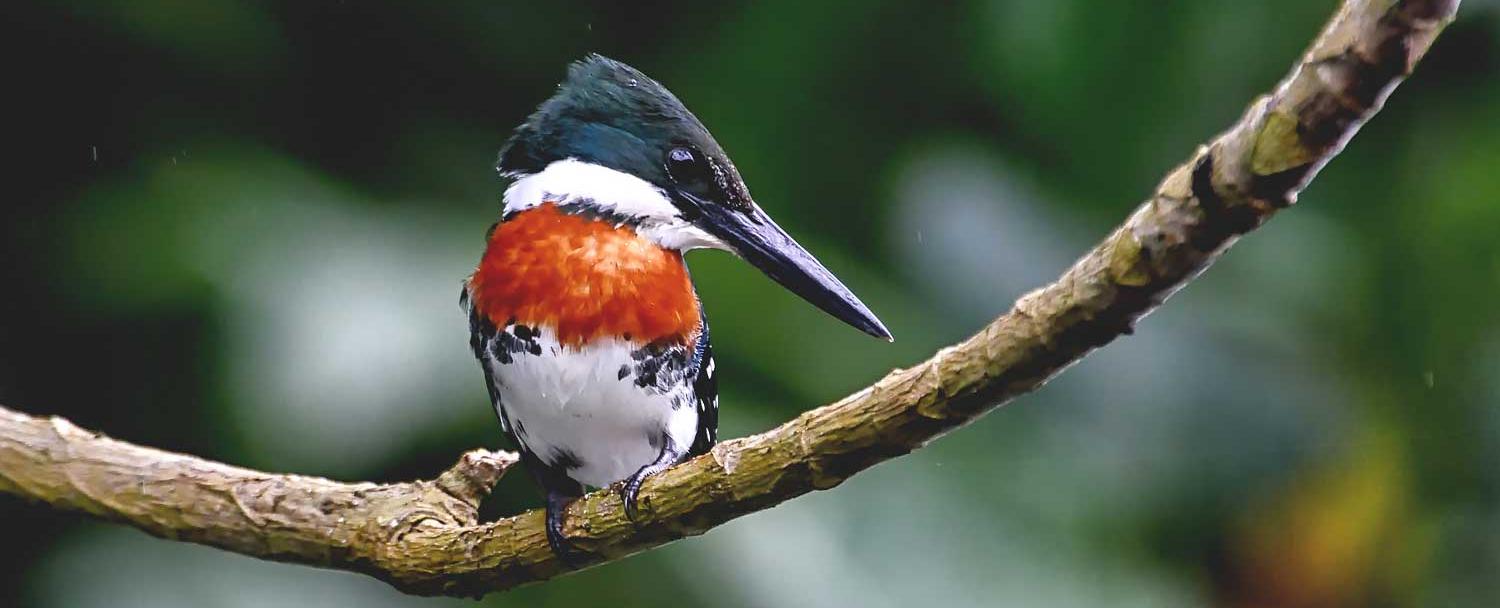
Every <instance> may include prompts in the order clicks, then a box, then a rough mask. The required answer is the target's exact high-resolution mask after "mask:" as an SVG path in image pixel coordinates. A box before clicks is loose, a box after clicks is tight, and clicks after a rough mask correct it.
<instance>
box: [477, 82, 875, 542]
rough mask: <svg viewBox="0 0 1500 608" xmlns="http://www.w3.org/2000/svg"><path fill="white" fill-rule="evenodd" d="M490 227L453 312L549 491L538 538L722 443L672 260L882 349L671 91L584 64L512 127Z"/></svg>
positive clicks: (865, 311)
mask: <svg viewBox="0 0 1500 608" xmlns="http://www.w3.org/2000/svg"><path fill="white" fill-rule="evenodd" d="M496 170H497V171H498V172H499V173H500V175H501V177H502V178H504V179H506V180H509V183H508V185H507V187H506V188H505V189H504V194H503V196H502V201H501V202H502V205H503V208H502V211H501V213H500V219H499V221H498V222H496V223H495V224H494V225H493V226H491V228H490V230H489V232H488V234H487V237H486V244H485V249H484V253H483V254H482V256H481V258H480V261H479V263H478V265H477V266H476V268H475V270H474V272H473V274H472V275H470V276H469V277H468V278H467V280H465V281H464V285H463V289H462V292H461V294H460V304H461V306H462V307H463V308H464V309H465V311H466V313H467V315H468V318H469V330H470V347H471V348H472V349H473V352H474V356H475V358H476V359H478V361H479V364H480V368H481V369H482V370H483V372H484V380H485V386H486V387H487V388H488V390H489V397H490V402H491V404H492V405H493V407H494V410H495V412H496V414H497V415H498V416H499V419H500V426H501V429H502V431H503V432H504V433H505V435H506V436H507V438H508V439H509V440H510V441H511V443H513V444H514V445H515V446H516V448H517V451H518V452H520V455H521V461H522V463H523V466H524V467H525V469H526V470H527V471H528V472H529V473H530V477H531V478H532V479H533V480H534V481H535V482H536V483H537V485H538V486H539V487H540V488H541V490H542V492H543V493H544V494H545V497H546V498H545V505H546V506H545V510H546V516H545V528H546V536H547V542H548V544H549V546H550V548H551V550H552V551H553V553H554V554H555V555H557V556H558V557H559V558H561V559H562V561H564V562H565V563H568V564H570V565H571V564H574V563H578V561H579V559H580V557H579V554H578V553H577V552H576V551H575V549H574V548H573V547H572V546H571V545H570V544H569V543H568V541H567V539H566V538H565V535H564V518H565V513H566V510H567V507H568V505H569V504H570V503H571V502H572V501H573V500H574V499H576V498H578V497H580V496H582V495H583V493H584V490H585V488H605V487H611V486H613V485H614V484H620V485H619V486H618V491H619V494H620V498H621V500H622V502H623V505H624V512H625V514H626V515H627V517H628V518H629V519H630V520H631V521H634V520H635V519H636V516H637V504H636V503H637V498H638V495H639V492H640V488H641V484H642V482H643V481H645V480H646V479H647V478H648V477H650V476H652V475H654V474H656V473H659V472H661V471H663V470H665V469H667V468H669V467H671V466H673V465H675V464H677V463H679V462H682V461H684V460H686V459H688V458H690V457H693V456H696V455H700V454H704V453H706V452H708V451H709V449H710V448H712V447H713V446H714V445H715V443H716V442H717V441H718V423H719V402H718V378H717V377H716V376H715V370H714V359H713V351H712V347H711V344H710V341H709V330H708V320H707V317H706V316H705V314H704V310H703V306H702V303H701V302H700V300H699V298H698V294H697V291H696V289H695V288H694V285H693V282H692V279H691V276H690V275H689V272H688V268H687V266H686V264H685V262H684V260H683V254H684V253H686V252H688V251H691V250H695V249H718V250H723V251H727V252H729V253H731V254H733V255H735V256H738V257H739V258H741V259H742V260H744V261H746V262H749V263H750V264H751V265H753V266H754V267H755V268H758V269H759V270H760V271H761V272H763V273H764V274H765V275H767V276H768V277H769V278H771V279H772V280H774V281H776V282H777V283H779V284H781V285H782V286H783V287H785V288H786V289H788V290H790V291H791V292H793V293H794V294H796V295H798V296H800V297H802V298H803V299H805V300H807V301H808V302H810V303H811V304H813V305H815V306H817V307H818V308H820V309H822V310H823V311H825V312H827V313H829V314H830V315H832V316H833V317H835V318H837V319H839V320H842V321H843V322H845V323H848V324H850V325H852V326H853V327H855V328H857V329H859V330H861V331H863V332H865V333H867V334H869V335H871V336H875V337H878V338H881V339H884V340H887V341H889V340H891V333H890V331H888V330H887V329H886V327H885V325H883V324H882V323H881V322H880V320H879V319H878V318H876V316H875V315H874V313H872V312H870V309H869V308H867V307H866V306H865V305H864V303H862V302H861V301H860V300H859V298H858V297H856V296H855V295H854V294H853V293H852V292H851V291H850V290H849V289H848V288H847V287H845V286H844V284H843V283H841V282H840V281H839V280H838V278H836V277H835V276H834V275H833V274H832V273H831V272H829V271H828V270H827V269H826V268H825V267H824V266H823V264H822V263H820V262H819V261H818V260H817V259H816V258H814V257H813V256H812V254H810V253H809V252H808V251H807V250H806V249H805V248H803V247H802V246H801V245H799V244H797V242H796V241H795V240H793V239H792V237H791V236H789V235H788V234H787V233H786V231H785V230H783V229H782V228H781V227H779V226H778V225H777V224H776V222H774V221H772V220H771V218H770V216H768V215H767V214H766V213H765V211H763V210H762V209H761V208H760V206H759V205H758V204H757V203H756V202H755V201H754V199H752V198H751V196H750V191H749V189H748V188H747V187H746V186H745V182H744V180H743V179H742V178H741V177H740V174H739V171H738V169H736V168H735V165H734V163H732V162H731V161H730V160H729V157H728V156H727V155H726V154H725V152H724V150H723V148H721V147H720V145H719V143H718V142H717V141H716V140H715V139H714V138H713V136H712V135H710V134H709V132H708V129H707V128H705V127H704V126H703V124H702V123H701V122H700V121H699V120H698V118H697V117H695V116H694V115H693V113H692V112H689V111H688V109H687V108H686V107H684V106H683V104H682V102H681V101H679V100H678V99H677V97H676V96H675V95H673V94H672V93H671V92H670V91H668V90H667V88H666V87H664V86H662V85H661V84H660V83H658V82H657V81H655V80H652V79H651V78H648V77H647V76H646V75H645V74H642V73H641V72H640V71H638V70H636V69H635V68H632V67H630V66H628V65H626V64H624V63H621V62H619V61H615V60H613V59H609V58H607V57H604V56H602V55H598V54H591V55H588V56H586V57H585V58H583V59H580V60H578V61H575V62H573V63H572V64H570V65H569V67H568V70H567V75H566V77H565V79H564V80H563V82H562V83H561V84H559V85H558V88H557V90H556V92H555V94H553V95H552V96H551V97H550V98H548V99H547V100H545V101H544V102H542V103H541V104H540V105H539V106H538V107H537V109H536V110H535V111H534V112H533V113H532V114H531V115H530V116H529V117H527V118H526V119H525V120H524V122H522V123H521V124H520V126H518V127H516V128H515V130H514V132H513V133H512V134H511V135H510V137H509V139H508V140H507V141H506V142H505V144H504V146H503V147H502V148H501V151H500V155H499V160H498V162H497V164H496Z"/></svg>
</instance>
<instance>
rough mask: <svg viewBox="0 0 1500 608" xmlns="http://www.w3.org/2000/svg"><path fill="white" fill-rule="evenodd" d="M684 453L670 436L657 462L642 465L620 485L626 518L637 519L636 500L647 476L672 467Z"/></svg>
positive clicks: (621, 500)
mask: <svg viewBox="0 0 1500 608" xmlns="http://www.w3.org/2000/svg"><path fill="white" fill-rule="evenodd" d="M684 455H686V452H685V451H684V450H682V448H679V447H677V444H676V443H675V442H673V441H672V439H671V438H670V437H668V438H666V439H665V441H664V443H663V445H662V449H661V454H660V455H658V456H657V457H656V461H655V462H652V463H651V464H648V465H646V466H643V467H641V470H639V471H636V472H635V474H634V475H631V476H630V477H627V478H626V479H625V482H624V483H623V484H622V485H621V486H620V502H622V503H625V518H626V519H629V520H630V521H632V522H634V521H635V519H636V513H637V509H636V500H637V498H638V497H639V496H640V493H641V484H643V483H645V482H646V478H647V477H650V476H652V475H655V474H657V473H660V472H662V471H665V470H667V469H670V468H672V465H674V464H677V462H678V461H680V460H682V458H683V456H684Z"/></svg>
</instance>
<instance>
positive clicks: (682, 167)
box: [667, 148, 708, 184]
mask: <svg viewBox="0 0 1500 608" xmlns="http://www.w3.org/2000/svg"><path fill="white" fill-rule="evenodd" d="M667 175H668V176H670V177H671V178H672V181H674V182H677V183H679V184H689V183H693V182H697V181H700V180H704V179H707V178H708V164H707V163H705V162H703V157H702V156H699V154H698V153H697V152H696V151H694V150H693V149H691V148H672V149H671V150H668V151H667Z"/></svg>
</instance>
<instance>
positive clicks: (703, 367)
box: [688, 318, 719, 456]
mask: <svg viewBox="0 0 1500 608" xmlns="http://www.w3.org/2000/svg"><path fill="white" fill-rule="evenodd" d="M701 326H702V327H703V331H702V332H700V333H699V335H698V344H697V346H696V352H695V353H694V354H695V355H696V357H695V358H696V359H698V374H697V376H695V377H694V378H693V396H694V398H695V401H696V402H697V403H696V406H697V408H698V433H697V435H695V436H694V437H693V445H692V447H690V448H688V455H689V456H697V455H699V454H705V453H707V452H708V450H709V449H711V448H713V447H714V444H715V443H718V441H719V380H718V377H717V376H715V375H714V371H715V370H714V352H713V347H712V346H710V344H709V340H708V319H707V318H705V319H703V322H702V325H701Z"/></svg>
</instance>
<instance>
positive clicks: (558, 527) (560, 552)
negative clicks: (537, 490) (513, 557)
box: [545, 494, 588, 570]
mask: <svg viewBox="0 0 1500 608" xmlns="http://www.w3.org/2000/svg"><path fill="white" fill-rule="evenodd" d="M571 502H573V498H572V497H569V496H563V495H560V494H548V495H547V525H546V526H545V528H546V529H547V546H548V547H551V548H552V554H553V555H555V556H557V561H560V562H562V563H563V565H564V566H567V567H568V569H570V570H577V569H579V568H581V567H583V565H584V564H585V563H587V558H588V555H587V554H585V553H583V552H581V551H579V550H577V549H575V548H573V544H572V543H570V542H568V537H566V536H564V535H563V514H564V513H565V512H567V509H568V504H569V503H571Z"/></svg>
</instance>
